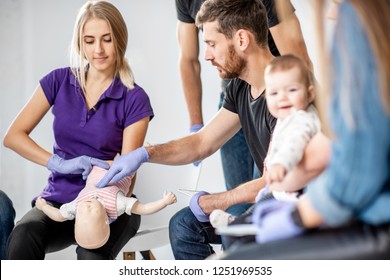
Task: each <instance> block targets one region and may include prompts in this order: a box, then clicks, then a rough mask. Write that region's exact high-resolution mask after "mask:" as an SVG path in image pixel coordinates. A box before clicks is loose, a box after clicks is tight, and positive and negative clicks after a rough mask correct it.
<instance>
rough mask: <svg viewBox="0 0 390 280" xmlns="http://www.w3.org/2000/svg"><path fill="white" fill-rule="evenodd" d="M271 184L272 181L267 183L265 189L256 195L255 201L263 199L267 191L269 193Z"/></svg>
mask: <svg viewBox="0 0 390 280" xmlns="http://www.w3.org/2000/svg"><path fill="white" fill-rule="evenodd" d="M269 186H270V183H267V184H266V185H265V187H264V188H263V189H261V190H260V191H259V193H258V194H257V195H256V198H255V201H256V202H258V201H259V200H260V199H262V198H263V197H264V196H265V195H266V194H267V193H269Z"/></svg>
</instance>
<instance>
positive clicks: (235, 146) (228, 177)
mask: <svg viewBox="0 0 390 280" xmlns="http://www.w3.org/2000/svg"><path fill="white" fill-rule="evenodd" d="M223 99H224V94H223V93H222V94H221V99H220V103H219V108H221V107H222V103H223ZM221 160H222V170H223V176H224V178H225V186H226V189H227V190H231V189H233V188H235V187H236V186H238V185H240V184H242V183H245V182H248V181H251V180H253V179H256V178H259V172H258V170H257V167H256V164H255V163H254V161H253V159H252V156H251V153H250V151H249V147H248V144H247V142H246V140H245V136H244V133H243V131H242V129H240V131H238V132H237V133H236V134H235V135H234V136H233V137H232V138H231V139H230V140H229V141H228V142H226V143H225V145H223V146H222V147H221Z"/></svg>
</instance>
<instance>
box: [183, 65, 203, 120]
mask: <svg viewBox="0 0 390 280" xmlns="http://www.w3.org/2000/svg"><path fill="white" fill-rule="evenodd" d="M180 76H181V83H182V88H183V92H184V98H185V101H186V104H187V110H188V114H189V118H190V124H191V125H193V124H203V115H202V81H201V78H200V63H199V61H181V62H180Z"/></svg>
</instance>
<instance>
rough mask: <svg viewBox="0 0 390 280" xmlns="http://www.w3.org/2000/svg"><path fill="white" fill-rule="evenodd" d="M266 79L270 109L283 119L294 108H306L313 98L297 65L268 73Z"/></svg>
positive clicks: (278, 117)
mask: <svg viewBox="0 0 390 280" xmlns="http://www.w3.org/2000/svg"><path fill="white" fill-rule="evenodd" d="M264 80H265V85H266V99H267V106H268V110H269V111H270V113H271V114H272V115H273V116H274V117H275V118H277V119H280V120H283V119H284V118H285V117H286V116H288V115H289V114H290V113H291V110H293V109H296V110H306V108H307V106H308V105H309V104H310V102H311V101H312V99H313V98H312V97H311V95H312V94H311V93H310V92H309V88H307V86H306V85H305V83H304V82H303V78H302V76H301V73H300V71H299V69H298V68H297V67H294V68H291V69H289V70H284V71H276V72H273V73H268V74H267V75H265V77H264ZM310 90H311V89H310Z"/></svg>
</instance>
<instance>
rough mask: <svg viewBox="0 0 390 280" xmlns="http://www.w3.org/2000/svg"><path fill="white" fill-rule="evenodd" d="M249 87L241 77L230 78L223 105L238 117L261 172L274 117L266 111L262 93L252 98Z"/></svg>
mask: <svg viewBox="0 0 390 280" xmlns="http://www.w3.org/2000/svg"><path fill="white" fill-rule="evenodd" d="M250 89H251V86H250V85H249V84H248V83H247V82H245V81H243V80H241V79H238V78H236V79H233V80H231V82H230V83H229V86H228V87H227V88H226V95H225V100H224V102H223V107H224V108H225V109H227V110H229V111H231V112H233V113H236V114H238V116H239V117H240V122H241V126H242V131H243V132H244V135H245V139H246V142H247V144H248V147H249V150H250V152H251V155H252V157H253V160H254V161H255V163H256V165H257V167H258V169H259V172H260V174H262V172H263V163H264V159H265V157H266V155H267V151H268V146H269V143H270V141H271V135H272V132H273V130H274V127H275V125H276V119H275V118H274V117H273V116H272V115H271V114H270V112H269V111H268V108H267V103H266V100H265V97H264V93H263V94H262V95H260V96H259V97H258V98H257V99H253V98H252V96H251V94H250Z"/></svg>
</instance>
